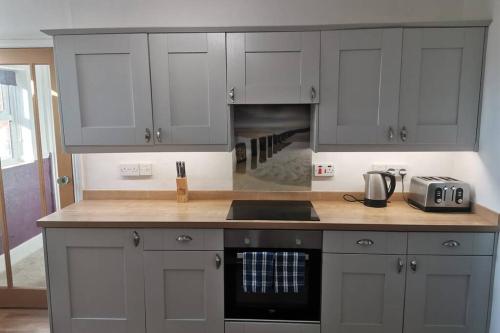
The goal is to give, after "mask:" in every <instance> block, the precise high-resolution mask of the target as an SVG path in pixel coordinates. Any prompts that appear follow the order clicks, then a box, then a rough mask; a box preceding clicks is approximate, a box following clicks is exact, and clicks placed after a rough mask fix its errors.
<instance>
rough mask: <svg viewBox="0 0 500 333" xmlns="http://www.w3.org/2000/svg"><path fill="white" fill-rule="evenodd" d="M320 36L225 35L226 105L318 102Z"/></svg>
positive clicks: (297, 34) (313, 34) (289, 33)
mask: <svg viewBox="0 0 500 333" xmlns="http://www.w3.org/2000/svg"><path fill="white" fill-rule="evenodd" d="M319 62H320V32H319V31H308V32H251V33H250V32H248V33H228V34H227V80H228V82H227V87H228V90H229V91H228V98H227V101H228V103H230V104H280V103H281V104H299V103H305V104H309V103H318V102H319V66H320V65H319Z"/></svg>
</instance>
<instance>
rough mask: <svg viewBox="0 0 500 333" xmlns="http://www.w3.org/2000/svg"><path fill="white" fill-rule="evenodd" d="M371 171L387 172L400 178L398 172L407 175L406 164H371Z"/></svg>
mask: <svg viewBox="0 0 500 333" xmlns="http://www.w3.org/2000/svg"><path fill="white" fill-rule="evenodd" d="M372 170H373V171H388V172H390V173H392V174H394V175H395V176H396V177H400V173H399V172H400V171H401V170H405V171H406V173H408V165H406V164H382V163H380V164H378V163H377V164H373V165H372Z"/></svg>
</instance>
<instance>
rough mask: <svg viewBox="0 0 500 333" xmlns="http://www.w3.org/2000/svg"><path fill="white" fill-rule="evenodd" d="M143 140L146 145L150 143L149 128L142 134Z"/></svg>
mask: <svg viewBox="0 0 500 333" xmlns="http://www.w3.org/2000/svg"><path fill="white" fill-rule="evenodd" d="M144 140H146V143H149V141H151V130H150V129H149V128H146V131H145V132H144Z"/></svg>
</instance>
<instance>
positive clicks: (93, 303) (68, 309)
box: [45, 229, 145, 333]
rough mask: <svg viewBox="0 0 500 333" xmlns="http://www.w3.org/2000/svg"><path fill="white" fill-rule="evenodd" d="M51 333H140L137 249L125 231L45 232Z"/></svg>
mask: <svg viewBox="0 0 500 333" xmlns="http://www.w3.org/2000/svg"><path fill="white" fill-rule="evenodd" d="M45 244H46V249H47V267H48V272H49V274H48V283H49V300H50V304H49V305H50V308H51V311H50V313H51V322H52V333H88V332H92V333H110V332H113V333H141V332H142V333H145V315H144V314H145V308H144V275H143V274H144V273H143V266H142V263H143V259H142V248H141V246H137V247H136V246H135V244H134V231H133V230H129V229H99V230H96V229H46V231H45Z"/></svg>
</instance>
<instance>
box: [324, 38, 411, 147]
mask: <svg viewBox="0 0 500 333" xmlns="http://www.w3.org/2000/svg"><path fill="white" fill-rule="evenodd" d="M402 33H403V32H402V29H364V30H345V31H324V32H322V33H321V85H320V86H321V93H322V96H321V103H320V106H319V144H391V143H397V138H396V136H397V131H398V130H397V128H398V112H399V86H400V71H401V48H402Z"/></svg>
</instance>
